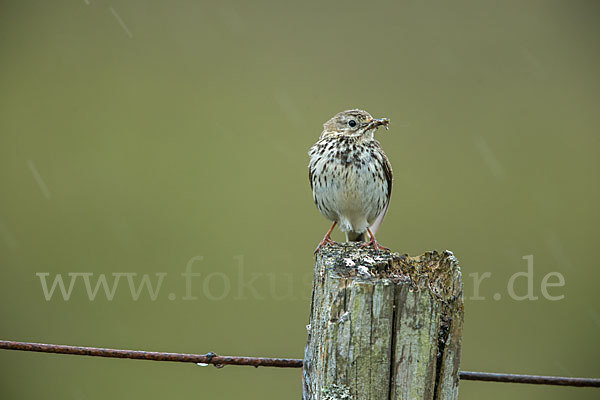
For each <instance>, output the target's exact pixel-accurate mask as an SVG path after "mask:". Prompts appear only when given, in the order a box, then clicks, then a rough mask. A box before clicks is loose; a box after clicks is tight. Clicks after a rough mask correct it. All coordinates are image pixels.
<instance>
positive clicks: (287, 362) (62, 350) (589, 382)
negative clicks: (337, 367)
mask: <svg viewBox="0 0 600 400" xmlns="http://www.w3.org/2000/svg"><path fill="white" fill-rule="evenodd" d="M0 349H4V350H21V351H35V352H41V353H56V354H70V355H78V356H92V357H112V358H131V359H134V360H152V361H172V362H185V363H196V364H200V365H207V364H213V365H214V366H215V367H223V366H225V365H251V366H253V367H257V368H258V367H278V368H302V360H300V359H295V358H264V357H237V356H219V355H217V354H214V353H212V352H210V353H207V354H186V353H162V352H156V351H139V350H119V349H105V348H100V347H81V346H68V345H58V344H44V343H28V342H13V341H9V340H0ZM459 377H460V379H461V380H469V381H484V382H508V383H530V384H536V385H558V386H578V387H600V379H597V378H570V377H564V376H540V375H519V374H499V373H493V372H472V371H460V372H459Z"/></svg>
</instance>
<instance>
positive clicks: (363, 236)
mask: <svg viewBox="0 0 600 400" xmlns="http://www.w3.org/2000/svg"><path fill="white" fill-rule="evenodd" d="M346 241H347V242H366V241H367V232H366V231H365V232H362V233H358V232H346Z"/></svg>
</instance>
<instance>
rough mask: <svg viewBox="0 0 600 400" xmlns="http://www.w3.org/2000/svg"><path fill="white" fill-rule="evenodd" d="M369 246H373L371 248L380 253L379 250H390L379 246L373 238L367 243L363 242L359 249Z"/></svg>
mask: <svg viewBox="0 0 600 400" xmlns="http://www.w3.org/2000/svg"><path fill="white" fill-rule="evenodd" d="M369 246H373V248H374V249H375V250H376V251H380V250H384V251H390V249H388V248H387V247H383V246H382V245H380V244H379V242H378V241H377V240H375V239H374V238H373V239H371V240H369V241H368V242H365V243H363V244H361V245H360V247H369Z"/></svg>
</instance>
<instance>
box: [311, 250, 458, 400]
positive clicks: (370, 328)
mask: <svg viewBox="0 0 600 400" xmlns="http://www.w3.org/2000/svg"><path fill="white" fill-rule="evenodd" d="M462 324H463V301H462V280H461V273H460V268H459V267H458V262H457V260H456V259H455V258H454V255H453V254H452V253H451V252H449V251H445V252H443V253H438V252H435V251H433V252H428V253H425V254H423V255H421V256H419V257H408V256H406V255H399V254H398V253H389V252H381V253H378V252H375V251H373V250H371V249H364V248H360V247H359V245H358V244H348V243H344V244H341V245H339V246H328V247H325V248H324V249H322V251H321V253H320V254H319V255H318V256H317V260H316V264H315V274H314V281H313V293H312V308H311V316H310V325H309V326H308V342H307V344H306V350H305V356H304V369H303V384H304V391H303V398H304V400H317V399H324V398H327V399H337V398H343V399H355V400H366V399H371V400H378V399H381V400H389V399H410V400H412V399H416V398H418V399H432V400H433V399H436V400H441V399H443V400H448V399H457V398H458V371H459V363H460V346H461V335H462ZM340 389H343V390H342V391H340Z"/></svg>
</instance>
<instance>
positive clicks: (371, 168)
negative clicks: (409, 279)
mask: <svg viewBox="0 0 600 400" xmlns="http://www.w3.org/2000/svg"><path fill="white" fill-rule="evenodd" d="M389 122H390V121H389V119H387V118H381V119H375V118H373V117H371V115H370V114H369V113H368V112H366V111H363V110H347V111H343V112H341V113H339V114H336V115H335V116H334V117H333V118H331V119H330V120H329V121H327V122H326V123H325V124H324V125H323V133H321V136H320V137H319V141H318V142H317V143H315V144H314V145H313V146H312V147H311V148H310V151H309V152H308V155H309V156H310V163H309V165H308V178H309V180H310V186H311V188H312V191H313V198H314V200H315V204H316V205H317V208H318V209H319V211H321V214H323V215H324V216H325V217H327V218H328V219H329V220H331V221H333V225H331V228H330V229H329V231H327V233H326V234H325V237H324V238H323V240H322V241H321V243H319V246H318V247H317V249H316V250H315V253H317V252H318V251H319V250H320V249H321V247H323V246H324V245H325V244H327V243H335V242H334V241H333V240H331V237H330V236H331V232H332V231H333V228H335V226H336V225H339V226H340V229H341V230H342V232H345V233H346V240H347V241H351V242H359V241H364V242H365V243H364V244H363V246H373V247H374V248H375V249H376V250H380V249H384V250H388V249H386V248H385V247H383V246H381V245H380V244H379V243H378V242H377V240H376V239H375V233H376V232H377V229H378V228H379V226H380V225H381V223H382V222H383V217H384V216H385V213H386V211H387V208H388V205H389V203H390V196H391V195H392V166H391V165H390V161H389V160H388V158H387V156H386V155H385V153H384V152H383V149H382V148H381V145H380V144H379V142H378V141H377V140H375V138H374V137H373V135H374V133H375V131H376V130H377V128H378V127H379V126H384V127H385V128H388V124H389ZM366 234H368V235H369V239H368V240H367V237H366Z"/></svg>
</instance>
